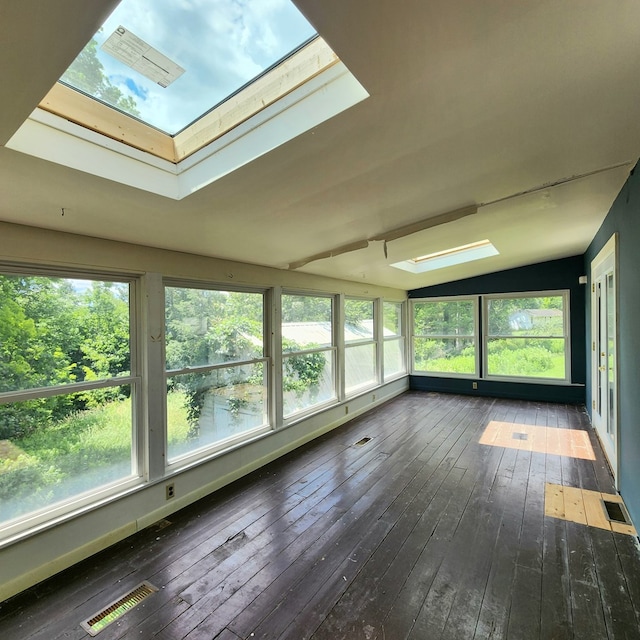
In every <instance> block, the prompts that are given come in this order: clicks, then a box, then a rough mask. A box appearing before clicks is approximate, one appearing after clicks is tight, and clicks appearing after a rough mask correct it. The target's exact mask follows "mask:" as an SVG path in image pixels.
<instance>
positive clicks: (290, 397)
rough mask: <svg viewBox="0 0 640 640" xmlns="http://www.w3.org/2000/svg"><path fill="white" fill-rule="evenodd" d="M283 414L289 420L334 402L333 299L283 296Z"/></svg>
mask: <svg viewBox="0 0 640 640" xmlns="http://www.w3.org/2000/svg"><path fill="white" fill-rule="evenodd" d="M281 328H282V393H283V414H284V417H285V418H288V417H290V416H292V415H295V414H297V413H301V412H304V411H308V410H310V409H312V408H314V407H317V406H318V405H322V404H324V403H326V402H329V401H330V400H333V399H335V398H336V385H335V360H336V348H335V346H334V339H333V298H332V297H329V296H312V295H296V294H284V295H283V296H282V327H281Z"/></svg>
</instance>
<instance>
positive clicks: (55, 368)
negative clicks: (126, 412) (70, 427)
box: [0, 275, 130, 439]
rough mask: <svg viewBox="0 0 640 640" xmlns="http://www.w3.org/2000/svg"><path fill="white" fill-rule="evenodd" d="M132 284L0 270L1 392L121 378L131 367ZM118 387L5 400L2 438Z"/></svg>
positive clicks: (0, 411)
mask: <svg viewBox="0 0 640 640" xmlns="http://www.w3.org/2000/svg"><path fill="white" fill-rule="evenodd" d="M127 297H128V291H127V286H126V285H120V284H113V283H106V282H94V283H92V284H91V286H89V287H88V288H86V289H85V290H83V291H79V290H76V289H74V287H73V286H72V283H71V281H69V280H64V279H60V278H49V277H44V276H9V275H5V276H0V391H18V390H23V389H37V388H39V387H50V386H53V385H64V384H68V383H73V382H81V381H85V380H99V379H105V378H109V377H115V376H118V375H121V374H123V373H126V372H128V370H129V366H130V365H129V353H130V349H129V307H128V302H127ZM120 393H121V391H120V390H118V389H106V390H103V391H100V392H95V391H94V392H91V393H87V394H82V393H78V394H59V395H55V396H53V397H50V398H41V399H38V400H28V401H24V402H16V403H11V404H3V405H0V439H11V438H19V437H23V436H26V435H28V434H29V433H33V432H34V431H36V430H38V429H41V428H44V427H46V426H47V425H48V424H49V423H50V422H51V421H52V420H59V419H62V418H64V417H65V416H67V415H69V414H70V413H72V412H74V411H78V410H82V409H84V408H85V407H86V406H89V405H90V404H91V403H93V406H96V405H97V404H100V403H102V402H105V401H107V400H113V399H116V398H117V397H118V396H119V394H120Z"/></svg>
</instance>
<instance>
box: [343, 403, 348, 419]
mask: <svg viewBox="0 0 640 640" xmlns="http://www.w3.org/2000/svg"><path fill="white" fill-rule="evenodd" d="M348 413H349V405H348V404H346V405H345V406H344V415H345V416H346V415H347V414H348Z"/></svg>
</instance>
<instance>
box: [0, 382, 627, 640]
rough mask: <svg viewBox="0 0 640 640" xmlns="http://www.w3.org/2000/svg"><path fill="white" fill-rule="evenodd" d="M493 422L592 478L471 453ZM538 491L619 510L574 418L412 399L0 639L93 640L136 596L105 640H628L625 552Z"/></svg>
mask: <svg viewBox="0 0 640 640" xmlns="http://www.w3.org/2000/svg"><path fill="white" fill-rule="evenodd" d="M492 421H496V422H502V423H512V424H514V425H519V424H520V425H536V426H539V427H549V428H551V429H577V430H587V431H588V433H589V437H590V439H591V443H592V445H593V448H594V451H595V453H596V459H595V460H587V459H579V458H574V457H570V456H561V455H558V454H551V453H545V452H544V451H531V450H527V447H526V446H525V447H524V448H513V447H510V446H490V445H484V444H479V439H480V438H481V436H482V434H483V432H484V430H485V428H486V427H487V425H488V424H489V423H490V422H492ZM514 431H518V428H517V427H514ZM536 432H537V431H536ZM367 437H368V438H370V440H369V441H368V442H366V443H365V444H355V443H357V442H358V441H359V440H361V439H362V438H367ZM519 437H521V438H524V436H523V435H522V434H520V436H519ZM514 442H515V440H514ZM520 446H522V443H520ZM532 448H533V447H532ZM547 482H551V483H556V484H562V485H565V486H572V487H579V488H584V489H589V490H594V491H600V492H604V493H615V491H614V487H613V483H612V479H611V476H610V474H609V471H608V468H607V466H606V464H605V462H604V459H603V456H602V452H601V450H600V448H599V446H598V443H597V441H596V439H595V437H594V435H593V432H592V431H591V429H590V428H589V426H588V420H587V417H586V415H585V414H584V412H583V410H582V409H581V408H580V407H574V406H565V405H557V404H545V403H527V402H519V401H509V400H495V399H489V398H480V397H464V396H455V395H441V394H435V393H421V392H409V393H406V394H404V395H403V396H401V397H399V398H396V399H395V400H393V401H391V402H389V403H387V404H385V405H384V406H382V407H380V408H378V409H376V410H374V411H372V412H370V413H368V414H366V415H364V416H361V417H360V418H357V419H355V420H353V421H352V422H350V423H349V424H347V425H344V426H343V427H341V428H340V429H337V430H336V431H334V432H332V433H330V434H327V435H326V436H324V437H322V438H320V439H318V440H316V441H314V442H313V443H310V444H309V445H307V446H305V447H303V448H301V449H299V450H297V451H295V452H293V453H292V454H290V455H288V456H286V457H284V458H282V459H280V460H278V461H276V462H275V463H273V464H271V465H269V466H267V467H265V468H263V469H261V470H260V471H258V472H256V473H253V474H251V475H250V476H248V477H247V478H244V479H242V480H240V481H238V482H236V483H234V484H233V485H231V486H229V487H227V488H225V489H223V490H222V491H219V492H217V493H216V494H214V495H213V496H209V497H207V498H205V499H203V500H201V501H200V502H198V503H197V504H195V505H192V506H191V507H189V508H187V509H184V510H182V511H180V512H179V513H176V514H174V515H173V516H171V517H170V518H169V520H166V521H162V522H159V523H157V524H155V525H153V526H151V527H149V528H148V529H146V530H144V531H142V532H140V533H139V534H137V535H135V536H132V537H130V538H128V539H126V540H124V541H122V542H121V543H119V544H117V545H115V546H113V547H111V548H110V549H108V550H106V551H104V552H102V553H100V554H98V555H97V556H95V557H93V558H90V559H88V560H87V561H85V562H82V563H80V564H78V565H76V566H74V567H72V568H71V569H69V570H67V571H65V572H63V573H61V574H59V575H58V576H55V577H54V578H52V579H50V580H47V581H46V582H44V583H42V584H40V585H38V586H36V587H34V588H32V589H30V590H28V591H26V592H25V593H23V594H20V595H19V596H16V597H14V598H12V599H10V600H8V601H6V602H5V603H2V604H0V638H1V639H2V640H14V639H16V640H18V639H19V640H26V639H31V638H33V639H42V640H44V639H46V640H55V639H62V638H65V639H80V638H85V637H88V636H87V634H86V632H85V631H84V630H83V629H82V628H81V627H80V623H81V622H82V621H83V620H85V619H87V618H89V617H90V616H91V615H93V614H94V613H96V612H97V611H99V610H101V609H102V608H103V607H104V606H106V605H107V604H109V603H111V602H112V601H113V600H114V599H116V598H117V597H119V596H120V595H121V594H123V593H125V592H127V591H128V590H130V589H132V588H133V587H135V586H137V585H138V584H139V583H140V582H141V581H142V580H148V581H149V582H151V583H152V584H154V585H155V586H157V587H158V588H159V591H158V592H157V593H155V594H154V595H152V596H150V597H149V598H148V599H147V600H146V601H145V602H143V603H142V604H141V605H139V606H138V607H137V608H135V609H133V610H131V611H129V612H128V613H126V614H125V615H124V616H123V617H122V618H121V619H120V620H119V621H118V622H116V623H113V624H112V625H110V626H108V627H107V628H106V629H104V630H103V631H102V632H101V633H100V634H99V636H98V637H99V638H101V639H104V640H115V639H116V638H127V639H133V638H136V639H146V638H157V639H158V640H181V639H182V638H185V639H187V640H204V639H206V640H212V639H214V638H215V639H217V640H238V639H239V638H240V639H245V638H251V639H253V638H256V639H258V638H260V639H264V638H272V639H274V638H279V639H295V640H301V639H303V638H310V639H313V640H328V639H331V640H339V639H347V640H352V639H353V640H358V639H364V640H400V639H404V638H411V639H416V640H436V639H456V640H464V639H473V638H476V639H492V640H497V639H499V638H508V639H509V640H516V639H520V638H522V639H526V640H533V639H536V638H540V639H544V640H547V639H549V640H550V639H558V640H560V639H564V638H577V639H578V638H579V639H580V640H589V639H592V638H593V639H594V640H596V639H597V640H602V639H605V638H640V554H639V550H638V544H637V539H636V538H635V537H633V536H630V535H624V534H620V533H613V532H611V531H606V530H603V529H596V528H592V527H588V526H585V525H582V524H577V523H574V522H568V521H565V520H562V519H557V518H553V517H549V516H545V512H544V497H545V483H547Z"/></svg>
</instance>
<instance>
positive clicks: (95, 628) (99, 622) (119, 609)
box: [82, 582, 158, 636]
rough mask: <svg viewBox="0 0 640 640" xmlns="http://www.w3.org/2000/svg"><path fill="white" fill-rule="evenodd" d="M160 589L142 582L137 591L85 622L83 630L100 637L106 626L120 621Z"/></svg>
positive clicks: (134, 590) (130, 592) (133, 590)
mask: <svg viewBox="0 0 640 640" xmlns="http://www.w3.org/2000/svg"><path fill="white" fill-rule="evenodd" d="M157 590H158V589H157V588H156V587H154V586H153V585H152V584H150V583H149V582H142V583H141V584H139V585H138V586H137V587H136V588H135V589H132V590H131V591H129V593H127V594H125V595H124V596H122V597H120V598H118V599H117V600H114V601H113V602H112V603H111V604H110V605H108V606H106V607H105V608H104V609H103V610H102V611H100V612H99V613H96V614H95V615H94V616H92V617H91V618H89V619H88V620H85V621H84V622H83V623H82V628H83V629H84V630H85V631H86V632H87V633H89V635H91V636H95V635H98V633H100V632H101V631H102V630H103V629H104V628H105V627H106V626H108V625H110V624H111V623H112V622H115V621H116V620H118V618H120V617H122V616H123V615H124V614H125V613H126V612H127V611H129V610H130V609H133V608H134V607H136V606H138V605H139V604H140V603H141V602H142V601H143V600H144V599H145V598H148V597H149V596H150V595H152V594H153V593H155V592H156V591H157Z"/></svg>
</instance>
